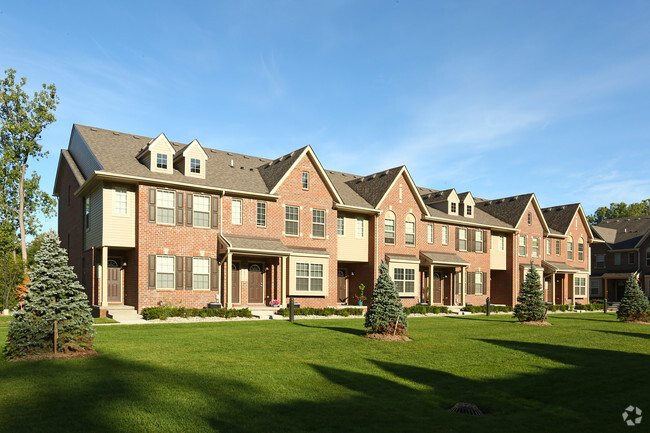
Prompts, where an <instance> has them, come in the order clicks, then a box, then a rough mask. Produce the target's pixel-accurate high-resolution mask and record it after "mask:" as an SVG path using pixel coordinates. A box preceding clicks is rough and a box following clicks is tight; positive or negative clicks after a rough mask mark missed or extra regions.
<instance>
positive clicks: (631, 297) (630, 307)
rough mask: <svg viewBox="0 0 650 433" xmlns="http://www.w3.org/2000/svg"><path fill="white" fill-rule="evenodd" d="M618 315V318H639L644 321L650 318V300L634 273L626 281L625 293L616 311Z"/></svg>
mask: <svg viewBox="0 0 650 433" xmlns="http://www.w3.org/2000/svg"><path fill="white" fill-rule="evenodd" d="M616 317H617V318H618V320H639V321H642V322H646V321H648V318H650V302H648V298H647V297H646V296H645V294H644V293H643V291H642V290H641V289H640V288H639V284H638V283H637V281H636V278H635V277H634V275H630V276H629V277H628V279H627V281H626V282H625V293H624V294H623V299H621V305H619V307H618V311H617V312H616Z"/></svg>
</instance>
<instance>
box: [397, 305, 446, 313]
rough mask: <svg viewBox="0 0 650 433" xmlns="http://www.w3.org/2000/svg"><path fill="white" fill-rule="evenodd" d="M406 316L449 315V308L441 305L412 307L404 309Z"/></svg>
mask: <svg viewBox="0 0 650 433" xmlns="http://www.w3.org/2000/svg"><path fill="white" fill-rule="evenodd" d="M404 310H405V311H406V314H427V313H433V314H442V313H449V308H447V307H445V306H442V305H414V306H412V307H407V308H405V309H404Z"/></svg>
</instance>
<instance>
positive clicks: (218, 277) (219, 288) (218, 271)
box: [215, 256, 225, 305]
mask: <svg viewBox="0 0 650 433" xmlns="http://www.w3.org/2000/svg"><path fill="white" fill-rule="evenodd" d="M215 260H216V261H217V293H218V294H219V302H222V304H221V305H225V304H223V301H224V300H223V299H221V263H219V257H218V256H217V258H216V259H215Z"/></svg>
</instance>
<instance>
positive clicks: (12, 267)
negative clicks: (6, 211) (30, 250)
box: [0, 221, 25, 310]
mask: <svg viewBox="0 0 650 433" xmlns="http://www.w3.org/2000/svg"><path fill="white" fill-rule="evenodd" d="M17 249H18V239H17V237H16V231H15V230H14V229H13V227H11V224H9V223H8V222H7V221H3V222H2V223H0V260H1V261H2V264H1V266H2V281H1V284H2V309H3V310H8V309H10V308H11V307H12V306H13V305H14V304H15V303H16V301H17V297H16V289H17V286H18V284H20V283H21V282H22V281H23V277H24V275H25V274H24V272H23V263H22V260H20V258H19V257H17V256H16V251H17Z"/></svg>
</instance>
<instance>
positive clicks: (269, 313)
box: [251, 308, 284, 320]
mask: <svg viewBox="0 0 650 433" xmlns="http://www.w3.org/2000/svg"><path fill="white" fill-rule="evenodd" d="M276 311H277V308H268V309H260V310H257V309H255V310H251V314H252V315H253V317H257V318H258V319H262V320H282V319H284V317H282V316H281V315H279V314H275V312H276Z"/></svg>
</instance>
